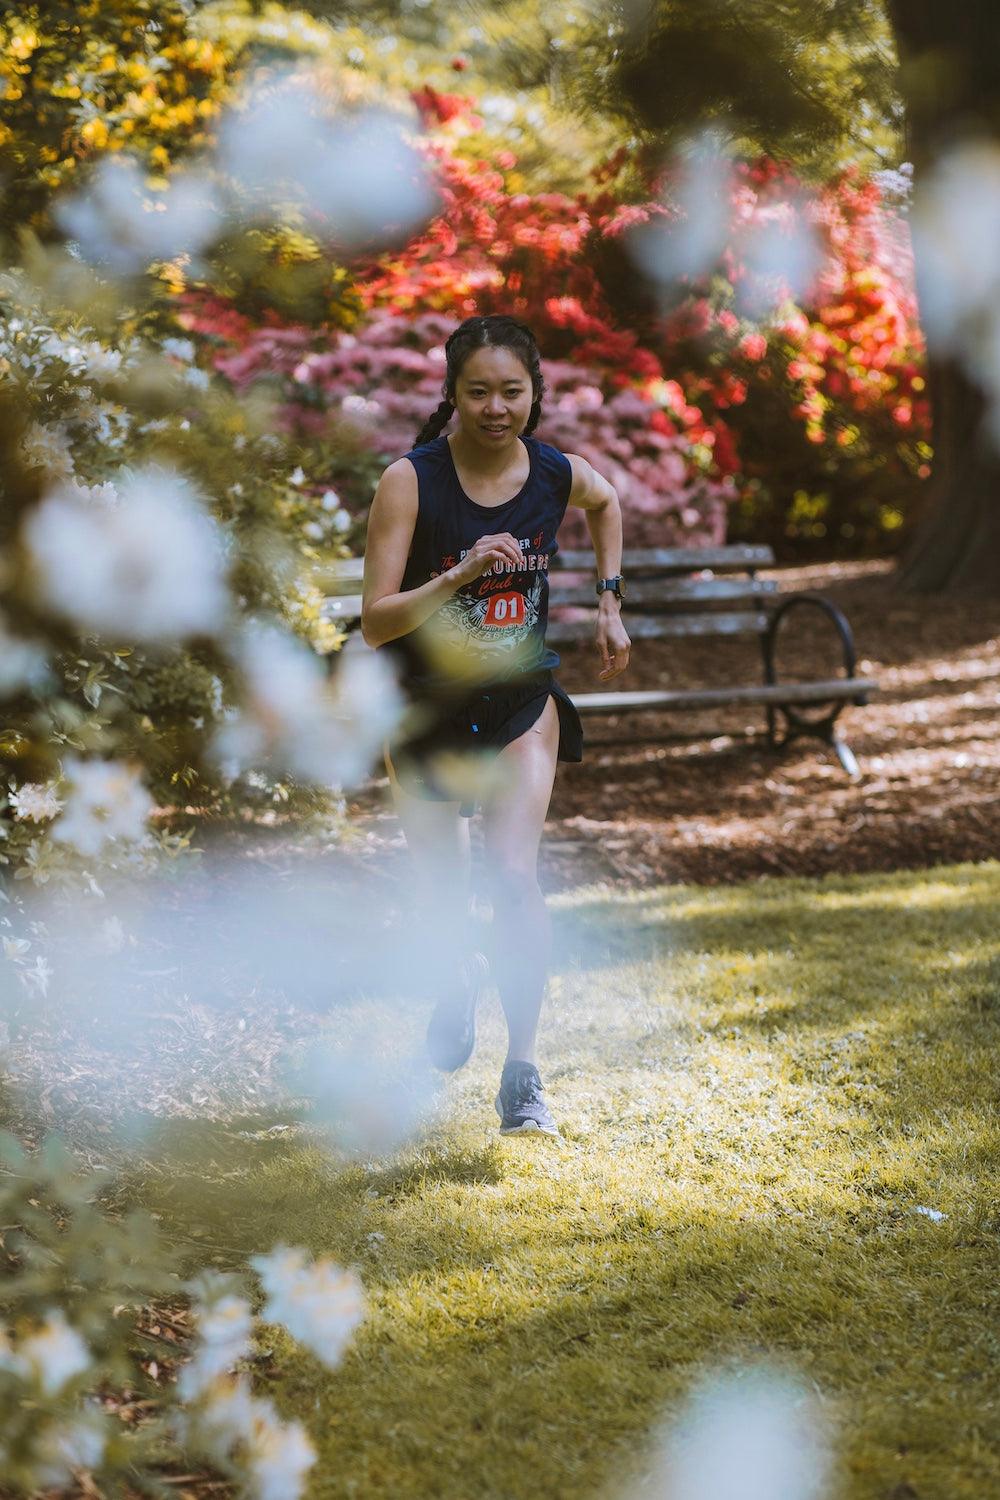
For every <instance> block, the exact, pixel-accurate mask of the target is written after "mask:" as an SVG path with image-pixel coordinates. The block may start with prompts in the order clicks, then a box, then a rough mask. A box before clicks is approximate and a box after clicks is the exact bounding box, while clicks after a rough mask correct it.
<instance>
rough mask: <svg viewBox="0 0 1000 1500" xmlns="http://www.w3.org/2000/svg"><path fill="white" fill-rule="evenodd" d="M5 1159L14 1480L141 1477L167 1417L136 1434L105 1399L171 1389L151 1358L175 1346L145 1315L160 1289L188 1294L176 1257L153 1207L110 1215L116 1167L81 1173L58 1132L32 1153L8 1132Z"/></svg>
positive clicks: (0, 1150) (2, 1291) (1, 1371)
mask: <svg viewBox="0 0 1000 1500" xmlns="http://www.w3.org/2000/svg"><path fill="white" fill-rule="evenodd" d="M0 1161H2V1168H0V1220H2V1223H3V1225H4V1231H3V1252H4V1268H3V1275H2V1277H0V1307H2V1308H3V1310H4V1312H5V1313H6V1315H7V1318H8V1319H9V1320H10V1324H11V1326H12V1328H13V1330H14V1333H15V1336H16V1339H15V1342H14V1343H13V1344H10V1343H9V1342H7V1340H6V1336H5V1335H3V1334H2V1332H0V1430H2V1432H3V1440H2V1450H3V1455H4V1464H3V1468H4V1481H5V1483H6V1484H8V1485H10V1486H11V1487H12V1488H13V1489H14V1491H15V1492H19V1493H34V1492H36V1490H37V1489H38V1488H39V1487H40V1485H44V1484H47V1483H48V1484H54V1483H59V1482H60V1480H62V1481H67V1480H69V1478H70V1474H71V1471H74V1470H76V1469H85V1468H86V1469H91V1468H93V1469H95V1470H100V1471H101V1472H102V1473H103V1474H105V1475H106V1476H108V1477H111V1476H113V1475H115V1474H117V1475H118V1476H124V1475H125V1474H128V1475H129V1476H130V1477H132V1478H135V1477H139V1476H140V1475H141V1471H142V1470H143V1469H144V1468H146V1466H147V1465H148V1464H150V1463H152V1462H156V1461H157V1460H158V1459H161V1458H162V1457H163V1456H164V1453H165V1451H166V1450H165V1447H164V1445H165V1440H166V1430H165V1428H164V1426H163V1424H162V1423H160V1422H156V1421H154V1422H152V1423H149V1424H147V1425H146V1426H144V1427H143V1428H141V1429H140V1430H139V1431H137V1432H129V1431H128V1429H127V1428H126V1427H125V1426H124V1425H123V1424H118V1423H116V1424H114V1425H112V1423H111V1422H109V1421H108V1419H107V1418H106V1416H105V1415H104V1412H103V1409H102V1404H101V1402H100V1400H99V1399H97V1397H98V1393H99V1392H102V1391H103V1392H107V1393H109V1394H110V1393H112V1392H120V1391H121V1390H122V1389H123V1388H128V1389H130V1390H131V1391H132V1392H133V1393H135V1395H136V1396H141V1397H145V1398H150V1397H153V1398H158V1397H159V1396H160V1395H161V1392H160V1389H159V1387H158V1386H157V1384H156V1382H155V1381H154V1380H153V1379H151V1378H150V1376H149V1374H148V1373H147V1370H146V1369H145V1367H144V1364H143V1360H145V1361H147V1362H148V1361H149V1360H151V1359H155V1357H156V1356H157V1355H159V1356H160V1357H161V1358H162V1357H163V1353H164V1350H165V1349H168V1350H169V1348H170V1346H169V1345H164V1343H163V1341H162V1340H158V1339H157V1338H156V1337H155V1336H153V1335H150V1334H148V1333H143V1332H142V1331H141V1330H140V1327H139V1314H140V1311H141V1309H142V1308H143V1307H144V1306H145V1305H146V1304H148V1303H149V1301H150V1300H151V1299H153V1298H156V1297H162V1296H172V1297H176V1296H177V1294H178V1292H179V1291H180V1288H181V1284H180V1281H179V1278H178V1276H177V1274H176V1271H175V1270H174V1269H173V1258H172V1256H171V1254H170V1253H169V1251H168V1250H167V1248H166V1247H165V1246H164V1244H163V1243H162V1241H161V1239H160V1236H159V1234H158V1231H157V1228H156V1225H155V1223H154V1222H153V1220H152V1219H151V1218H150V1216H149V1215H148V1214H147V1213H144V1212H142V1211H141V1210H138V1209H135V1210H133V1211H132V1212H130V1213H129V1214H127V1215H126V1216H125V1217H124V1218H122V1219H115V1218H113V1217H111V1216H110V1215H109V1214H108V1212H107V1211H106V1209H105V1208H103V1207H102V1205H101V1198H100V1195H101V1193H102V1191H103V1190H104V1189H105V1188H106V1187H107V1184H108V1174H107V1173H106V1172H104V1171H96V1172H87V1173H81V1172H80V1171H79V1169H78V1167H77V1166H76V1164H75V1163H74V1161H73V1160H72V1158H71V1157H70V1155H69V1153H68V1152H67V1151H66V1149H65V1147H64V1146H63V1145H62V1144H61V1142H60V1141H59V1140H58V1139H57V1138H56V1137H50V1138H49V1139H48V1140H47V1141H46V1142H45V1144H44V1145H43V1147H42V1148H41V1149H40V1150H39V1151H38V1152H37V1153H35V1154H34V1155H33V1156H30V1155H29V1154H28V1153H27V1152H25V1151H24V1150H23V1149H22V1147H21V1146H20V1145H19V1143H18V1142H17V1141H16V1140H15V1138H14V1137H13V1136H11V1135H10V1134H8V1133H4V1134H3V1135H0ZM32 1339H38V1340H39V1342H38V1343H37V1344H35V1345H34V1346H33V1345H32V1343H31V1342H30V1341H31V1340H32ZM33 1347H34V1348H35V1349H36V1350H37V1354H36V1356H35V1358H34V1359H30V1360H28V1361H27V1365H25V1355H24V1351H25V1350H26V1349H28V1350H31V1349H32V1348H33ZM19 1357H20V1358H19ZM60 1471H61V1472H60Z"/></svg>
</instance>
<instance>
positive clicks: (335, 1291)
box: [250, 1245, 365, 1369]
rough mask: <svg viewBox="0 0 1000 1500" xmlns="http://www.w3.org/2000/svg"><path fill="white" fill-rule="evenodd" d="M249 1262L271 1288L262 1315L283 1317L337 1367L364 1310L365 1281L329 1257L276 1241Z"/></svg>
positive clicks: (283, 1321)
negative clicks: (312, 1255)
mask: <svg viewBox="0 0 1000 1500" xmlns="http://www.w3.org/2000/svg"><path fill="white" fill-rule="evenodd" d="M250 1264H251V1265H252V1266H253V1267H254V1269H255V1270H256V1271H257V1273H258V1275H259V1276H260V1279H261V1282H262V1284H263V1287H264V1290H265V1292H266V1293H267V1302H266V1303H265V1304H264V1310H263V1313H262V1316H263V1317H264V1319H265V1320H266V1321H267V1322H268V1323H281V1324H282V1325H283V1326H284V1327H285V1328H287V1329H288V1332H289V1333H290V1334H291V1335H292V1337H293V1338H294V1339H298V1341H299V1343H300V1344H305V1346H306V1348H308V1349H311V1350H312V1351H313V1353H314V1354H316V1355H317V1356H318V1358H319V1359H321V1360H322V1361H323V1363H324V1364H325V1365H326V1366H327V1367H328V1368H329V1369H333V1368H334V1366H335V1365H337V1364H338V1363H339V1361H340V1356H341V1354H342V1353H343V1351H344V1348H345V1346H346V1344H347V1342H348V1340H349V1339H350V1337H351V1335H352V1334H353V1332H354V1330H355V1328H357V1326H358V1324H359V1323H360V1322H361V1320H362V1319H363V1318H364V1315H365V1297H364V1290H363V1288H362V1286H361V1282H360V1281H359V1280H358V1278H357V1276H355V1274H354V1272H353V1271H345V1270H344V1269H343V1267H341V1266H338V1265H336V1264H335V1263H334V1262H333V1261H332V1260H330V1259H329V1258H328V1257H326V1256H323V1257H321V1258H320V1259H319V1260H310V1258H309V1256H308V1255H307V1253H306V1251H305V1250H302V1249H297V1248H289V1247H288V1246H287V1245H276V1246H275V1248H274V1249H273V1250H272V1251H271V1253H270V1255H255V1256H253V1257H251V1260H250Z"/></svg>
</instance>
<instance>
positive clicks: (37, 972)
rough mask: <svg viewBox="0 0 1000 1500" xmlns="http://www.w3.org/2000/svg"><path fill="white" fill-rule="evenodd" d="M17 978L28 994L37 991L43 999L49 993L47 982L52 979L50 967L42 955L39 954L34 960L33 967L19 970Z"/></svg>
mask: <svg viewBox="0 0 1000 1500" xmlns="http://www.w3.org/2000/svg"><path fill="white" fill-rule="evenodd" d="M18 978H19V979H20V981H21V983H22V984H23V985H24V987H25V989H26V990H28V991H29V992H30V991H31V990H37V991H38V993H39V995H41V997H42V998H43V999H44V998H45V996H46V995H47V994H48V992H49V980H50V979H51V978H52V965H51V964H50V963H49V961H48V959H47V958H46V957H45V955H44V954H42V953H39V954H38V956H37V958H36V959H35V963H34V967H33V968H30V969H20V970H19V971H18Z"/></svg>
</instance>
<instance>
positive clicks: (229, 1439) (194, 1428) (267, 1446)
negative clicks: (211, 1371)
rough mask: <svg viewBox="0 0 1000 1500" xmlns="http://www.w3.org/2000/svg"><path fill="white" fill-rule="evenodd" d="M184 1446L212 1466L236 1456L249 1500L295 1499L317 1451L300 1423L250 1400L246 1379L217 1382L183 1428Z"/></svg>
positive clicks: (262, 1402)
mask: <svg viewBox="0 0 1000 1500" xmlns="http://www.w3.org/2000/svg"><path fill="white" fill-rule="evenodd" d="M182 1433H183V1438H184V1441H185V1443H186V1444H191V1445H192V1446H197V1447H198V1448H200V1449H201V1451H202V1452H204V1453H205V1454H206V1456H207V1457H208V1458H210V1459H213V1460H214V1461H215V1462H216V1463H221V1462H224V1461H225V1460H226V1459H228V1458H230V1457H231V1456H232V1455H233V1450H234V1449H235V1450H236V1453H237V1454H238V1455H239V1462H240V1463H241V1466H242V1468H243V1470H244V1475H243V1477H244V1482H245V1485H246V1492H247V1494H248V1495H250V1496H252V1497H253V1500H298V1496H299V1495H301V1493H302V1482H303V1477H304V1475H305V1473H306V1471H307V1470H308V1469H309V1468H311V1466H312V1465H313V1464H314V1463H315V1461H316V1450H315V1448H314V1447H313V1445H312V1443H311V1442H310V1440H309V1437H308V1435H307V1433H306V1431H305V1428H304V1427H303V1426H302V1425H301V1423H299V1422H287V1423H286V1422H282V1421H281V1419H280V1418H279V1416H278V1414H277V1412H276V1411H275V1408H274V1405H273V1403H272V1402H270V1401H267V1400H263V1399H261V1398H260V1397H257V1396H254V1395H252V1394H251V1392H250V1387H249V1385H248V1384H247V1382H246V1380H245V1379H244V1378H243V1377H242V1376H240V1377H239V1378H238V1379H236V1380H231V1381H217V1382H216V1383H215V1384H214V1385H213V1386H212V1387H211V1388H210V1390H209V1391H208V1392H207V1393H206V1395H205V1397H204V1399H203V1401H202V1402H201V1403H200V1404H199V1406H198V1407H197V1408H196V1409H195V1411H194V1413H193V1415H192V1417H191V1418H190V1419H189V1420H187V1421H186V1422H185V1423H184V1424H183V1426H182Z"/></svg>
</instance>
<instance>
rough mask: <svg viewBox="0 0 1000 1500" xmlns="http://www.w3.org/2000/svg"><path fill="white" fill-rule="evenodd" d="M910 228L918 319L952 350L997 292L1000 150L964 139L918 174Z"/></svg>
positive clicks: (999, 272) (999, 285) (999, 280)
mask: <svg viewBox="0 0 1000 1500" xmlns="http://www.w3.org/2000/svg"><path fill="white" fill-rule="evenodd" d="M912 232H913V242H914V252H915V256H916V264H917V267H918V269H919V272H920V285H919V292H920V317H921V321H922V322H923V324H924V326H925V327H926V329H927V332H928V335H929V336H930V337H931V338H933V339H936V340H937V341H938V343H940V344H942V345H945V346H947V347H952V348H954V347H956V346H957V345H959V344H960V343H961V342H962V338H963V335H964V334H967V332H968V330H967V329H964V328H963V323H965V321H966V320H969V319H972V320H975V319H976V318H978V317H979V315H980V313H981V312H982V311H984V310H986V309H988V308H989V307H990V306H991V305H995V302H996V299H997V295H998V292H1000V249H998V246H1000V150H998V149H997V147H996V146H995V145H994V144H993V143H992V142H985V141H981V142H975V143H966V144H964V145H962V146H959V147H957V148H956V149H955V150H953V151H950V152H947V153H946V154H945V155H943V156H942V157H941V158H940V159H939V160H938V162H937V163H936V165H935V166H934V168H933V169H932V170H931V171H930V172H929V173H927V174H926V176H924V177H923V178H922V179H918V182H917V191H916V198H915V202H914V211H913V218H912Z"/></svg>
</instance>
